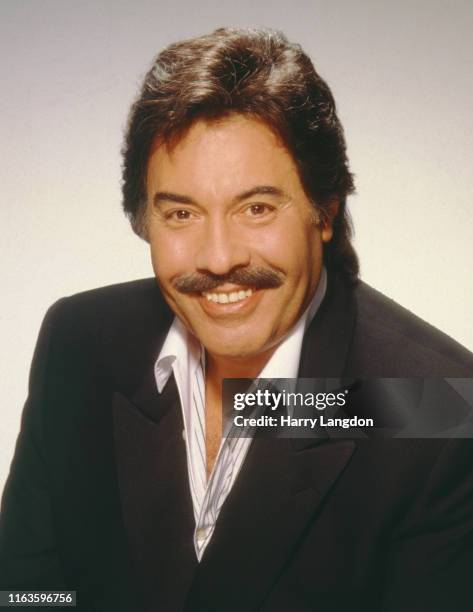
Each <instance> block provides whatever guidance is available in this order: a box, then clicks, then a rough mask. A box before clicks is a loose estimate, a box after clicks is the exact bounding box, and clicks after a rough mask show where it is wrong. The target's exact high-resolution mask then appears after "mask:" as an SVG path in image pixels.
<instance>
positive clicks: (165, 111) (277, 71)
mask: <svg viewBox="0 0 473 612" xmlns="http://www.w3.org/2000/svg"><path fill="white" fill-rule="evenodd" d="M233 113H240V114H244V115H247V116H250V117H254V118H257V119H259V120H262V121H263V122H264V123H265V124H267V125H268V126H269V127H270V128H271V129H272V130H273V131H274V132H275V133H276V134H277V135H278V136H279V137H280V138H281V140H282V141H283V143H284V144H285V146H286V147H287V149H288V150H289V151H290V152H291V154H292V156H293V158H294V160H295V162H296V164H297V167H298V169H299V175H300V178H301V182H302V184H303V186H304V189H305V191H306V193H307V195H308V197H309V198H310V199H311V201H312V202H313V204H314V207H315V208H316V210H317V212H318V214H319V217H321V218H322V220H323V219H324V217H325V218H326V217H327V215H328V214H329V207H330V205H331V204H333V202H338V204H339V210H338V213H337V215H336V218H335V220H334V234H333V238H332V240H331V241H330V242H329V243H328V244H327V245H325V248H324V258H325V262H326V265H328V267H330V268H332V269H336V270H338V271H340V272H341V273H342V274H343V275H344V276H345V278H346V279H348V280H350V281H352V282H354V281H356V279H357V278H358V269H359V266H358V258H357V256H356V253H355V251H354V249H353V246H352V244H351V242H350V237H351V225H350V219H349V215H348V211H347V210H346V198H347V195H348V194H350V193H352V192H353V190H354V185H353V177H352V175H351V174H350V171H349V169H348V160H347V156H346V145H345V139H344V135H343V128H342V126H341V123H340V121H339V119H338V117H337V113H336V108H335V101H334V99H333V96H332V93H331V91H330V89H329V87H328V86H327V84H326V83H325V81H324V80H323V79H322V78H321V77H320V76H319V75H318V74H317V72H316V71H315V69H314V66H313V65H312V62H311V60H310V59H309V57H308V56H307V55H306V54H305V53H304V52H303V51H302V49H301V48H300V46H299V45H296V44H293V43H290V42H289V41H288V40H287V39H286V37H285V36H284V35H283V34H282V33H281V32H277V31H273V30H266V29H258V30H254V29H232V28H220V29H218V30H215V32H213V33H211V34H208V35H206V36H200V37H198V38H193V39H190V40H185V41H182V42H178V43H175V44H172V45H170V46H169V47H167V48H166V49H164V51H162V52H161V53H160V54H159V55H158V56H157V58H156V59H155V61H154V63H153V65H152V67H151V69H150V70H149V72H148V73H147V74H146V77H145V79H144V83H143V86H142V89H141V92H140V95H139V97H138V99H137V100H136V102H135V103H134V104H133V106H132V108H131V112H130V117H129V121H128V128H127V132H126V139H125V144H124V147H123V158H124V163H123V207H124V210H125V212H126V214H127V215H128V217H129V219H130V221H131V224H132V227H133V229H134V231H135V232H136V233H137V234H138V235H140V236H141V237H143V238H146V226H145V209H146V170H147V165H148V158H149V154H150V148H151V145H152V143H153V142H154V141H155V139H156V138H158V139H160V140H162V141H163V142H169V141H171V140H174V139H175V138H179V137H180V136H181V135H183V134H184V133H185V131H186V130H187V129H188V128H189V127H190V125H191V124H192V123H193V122H194V121H196V120H198V119H205V120H212V119H219V118H222V117H225V116H227V115H230V114H233Z"/></svg>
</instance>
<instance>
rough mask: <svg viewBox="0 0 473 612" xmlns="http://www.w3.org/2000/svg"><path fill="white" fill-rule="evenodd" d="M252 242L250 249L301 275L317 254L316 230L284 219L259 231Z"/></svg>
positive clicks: (283, 268)
mask: <svg viewBox="0 0 473 612" xmlns="http://www.w3.org/2000/svg"><path fill="white" fill-rule="evenodd" d="M257 238H258V239H257V240H256V241H255V242H254V252H256V253H258V254H259V255H260V257H262V258H263V259H264V260H266V261H267V262H268V263H269V264H272V265H273V266H276V267H278V268H280V269H281V270H282V271H284V272H285V273H286V274H290V275H296V276H299V277H300V276H303V275H304V273H306V272H309V270H310V269H311V265H310V264H311V262H312V261H317V260H318V259H319V258H320V252H321V240H320V234H319V233H318V231H317V230H316V229H315V228H314V227H313V226H312V227H308V226H307V225H301V224H300V223H295V222H292V223H291V222H286V223H284V224H282V225H281V226H279V227H278V228H277V229H276V228H271V229H270V230H268V231H266V232H260V234H259V236H258V237H257Z"/></svg>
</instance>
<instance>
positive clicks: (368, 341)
mask: <svg viewBox="0 0 473 612" xmlns="http://www.w3.org/2000/svg"><path fill="white" fill-rule="evenodd" d="M354 292H355V303H356V309H357V325H356V326H355V333H354V336H353V342H352V351H351V352H352V355H353V354H356V360H357V361H358V363H359V364H363V367H364V368H365V369H366V368H367V369H368V371H369V372H370V373H371V375H373V376H392V377H396V376H400V377H404V376H407V377H410V376H422V377H471V376H473V354H472V353H470V352H469V351H468V350H467V349H466V348H465V347H463V346H462V345H461V344H459V343H458V342H456V341H455V340H453V339H452V338H450V337H449V336H448V335H447V334H445V333H443V332H441V331H440V330H438V329H436V328H435V327H433V326H432V325H430V324H429V323H426V322H425V321H423V320H422V319H420V318H419V317H418V316H416V315H414V314H413V313H412V312H410V311H409V310H407V309H406V308H404V307H402V306H400V305H399V304H397V303H396V302H395V301H394V300H392V299H390V298H388V297H386V296H385V295H383V294H382V293H380V292H379V291H376V290H375V289H373V288H372V287H370V286H368V285H367V284H365V283H363V282H359V283H358V284H357V286H356V288H355V290H354Z"/></svg>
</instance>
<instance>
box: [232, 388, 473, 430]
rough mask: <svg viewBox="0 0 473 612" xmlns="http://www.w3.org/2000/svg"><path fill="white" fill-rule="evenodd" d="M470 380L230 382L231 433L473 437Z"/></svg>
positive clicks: (472, 402) (472, 400)
mask: <svg viewBox="0 0 473 612" xmlns="http://www.w3.org/2000/svg"><path fill="white" fill-rule="evenodd" d="M472 406H473V380H472V379H467V378H461V379H460V378H454V379H453V378H370V379H355V378H317V379H314V378H300V379H287V378H284V379H281V378H276V379H253V380H250V379H225V380H224V383H223V409H224V416H225V419H224V422H225V432H224V433H225V435H226V436H227V437H231V438H237V437H253V436H255V435H257V436H259V437H286V438H287V437H289V438H291V437H294V438H297V437H326V436H329V437H361V438H373V437H383V438H393V437H401V438H425V437H427V438H434V437H447V438H473V409H472Z"/></svg>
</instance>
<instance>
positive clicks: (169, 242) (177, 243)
mask: <svg viewBox="0 0 473 612" xmlns="http://www.w3.org/2000/svg"><path fill="white" fill-rule="evenodd" d="M150 248H151V259H152V262H153V269H154V272H155V274H156V276H157V277H158V278H159V280H160V281H161V282H166V281H169V280H171V279H172V278H174V277H175V276H177V275H179V274H183V273H185V272H189V271H190V270H192V265H191V262H192V261H193V260H194V257H193V251H192V242H191V241H190V240H182V239H180V238H179V237H178V238H176V236H170V235H169V234H168V233H167V232H159V231H155V232H153V233H152V234H151V235H150Z"/></svg>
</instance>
